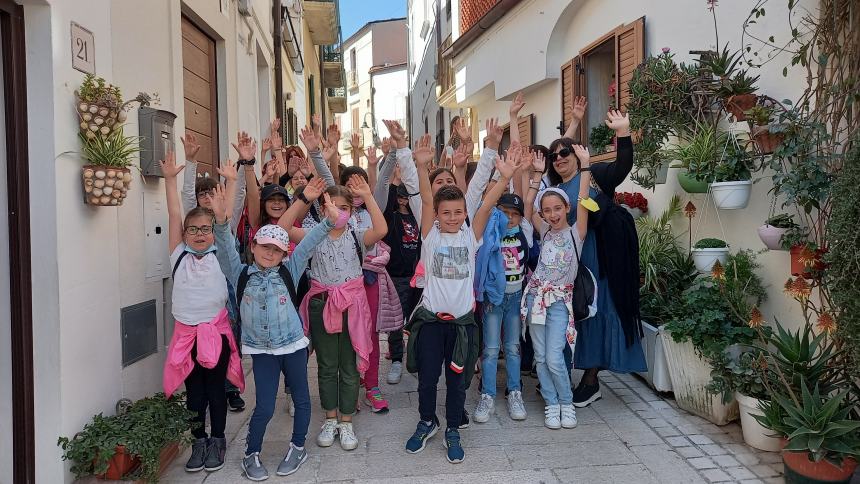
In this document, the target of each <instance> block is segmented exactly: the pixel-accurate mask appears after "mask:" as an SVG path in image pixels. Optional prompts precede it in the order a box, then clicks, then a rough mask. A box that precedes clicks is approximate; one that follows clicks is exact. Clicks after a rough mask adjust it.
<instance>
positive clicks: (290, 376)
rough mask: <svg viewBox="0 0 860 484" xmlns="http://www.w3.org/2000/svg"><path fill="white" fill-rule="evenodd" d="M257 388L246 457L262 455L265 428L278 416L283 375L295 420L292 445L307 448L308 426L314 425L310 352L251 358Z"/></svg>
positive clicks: (302, 351) (249, 427)
mask: <svg viewBox="0 0 860 484" xmlns="http://www.w3.org/2000/svg"><path fill="white" fill-rule="evenodd" d="M251 361H252V362H253V365H254V366H253V371H254V385H255V386H256V387H257V405H256V407H254V415H252V416H251V421H250V423H249V424H248V448H247V450H246V451H245V455H248V454H251V453H254V452H260V450H261V449H262V447H263V436H264V435H265V434H266V426H267V425H268V424H269V420H271V419H272V415H274V413H275V398H276V397H277V395H278V385H280V383H281V382H280V378H278V377H280V376H281V373H283V374H284V376H285V377H286V378H287V380H288V381H289V382H290V388H291V389H292V391H293V403H294V404H295V406H296V416H295V417H293V437H292V439H291V442H292V443H293V444H294V445H296V446H297V447H302V446H304V445H305V436H307V433H308V425H310V423H311V396H310V392H309V391H308V349H307V348H302V349H300V350H299V351H296V352H295V353H290V354H288V355H267V354H258V355H251Z"/></svg>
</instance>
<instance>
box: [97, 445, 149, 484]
mask: <svg viewBox="0 0 860 484" xmlns="http://www.w3.org/2000/svg"><path fill="white" fill-rule="evenodd" d="M139 465H140V458H139V457H137V456H133V455H131V454H129V453H128V452H127V451H126V449H125V446H124V445H117V446H116V450H115V451H114V454H113V457H111V459H110V461H109V462H108V469H107V471H105V473H104V474H99V475H98V476H96V477H98V478H99V479H109V480H114V481H118V480H120V479H122V477H123V476H124V475H126V474H128V473H129V472H131V471H132V470H133V469H134V468H135V467H137V466H139Z"/></svg>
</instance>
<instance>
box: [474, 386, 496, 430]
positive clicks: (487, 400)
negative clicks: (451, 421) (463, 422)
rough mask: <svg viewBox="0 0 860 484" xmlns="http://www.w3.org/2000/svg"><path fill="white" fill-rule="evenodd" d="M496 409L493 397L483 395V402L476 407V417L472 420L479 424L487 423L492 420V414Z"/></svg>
mask: <svg viewBox="0 0 860 484" xmlns="http://www.w3.org/2000/svg"><path fill="white" fill-rule="evenodd" d="M495 408H496V402H495V400H493V397H491V396H489V395H487V394H486V393H482V394H481V400H480V401H479V402H478V406H477V407H475V415H474V416H472V419H473V420H474V421H475V422H478V423H485V422H487V421H488V420H490V414H492V413H493V411H494V410H495Z"/></svg>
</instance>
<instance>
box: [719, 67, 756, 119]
mask: <svg viewBox="0 0 860 484" xmlns="http://www.w3.org/2000/svg"><path fill="white" fill-rule="evenodd" d="M758 79H759V76H748V75H747V70H746V69H744V70H742V71H740V72H738V73H737V74H735V76H734V77H733V78H732V80H731V82H730V83H729V84H728V85H727V86H723V87H722V88H721V89H720V90H719V93H720V95H721V96H722V97H723V99H724V100H725V101H724V105H725V108H726V111H728V112H729V113H731V115H732V116H733V117H734V118H735V120H737V121H745V120H746V114H745V111H746V110H748V109H750V108H752V107H753V106H755V104H756V100H757V96H756V95H755V94H754V93H755V91H756V87H755V83H756V82H757V81H758Z"/></svg>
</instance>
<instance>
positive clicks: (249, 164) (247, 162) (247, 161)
mask: <svg viewBox="0 0 860 484" xmlns="http://www.w3.org/2000/svg"><path fill="white" fill-rule="evenodd" d="M256 162H257V159H256V158H251V159H250V160H239V161H238V163H239V164H240V165H247V166H254V163H256Z"/></svg>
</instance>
